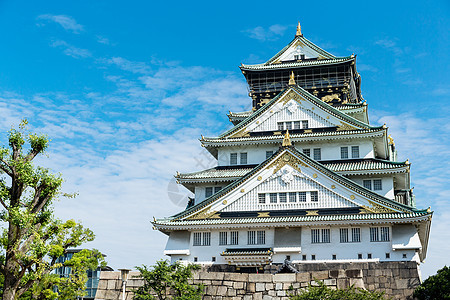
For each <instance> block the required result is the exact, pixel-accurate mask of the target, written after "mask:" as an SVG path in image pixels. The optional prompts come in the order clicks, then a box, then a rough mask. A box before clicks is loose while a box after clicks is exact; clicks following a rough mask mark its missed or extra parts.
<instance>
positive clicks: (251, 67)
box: [240, 56, 355, 70]
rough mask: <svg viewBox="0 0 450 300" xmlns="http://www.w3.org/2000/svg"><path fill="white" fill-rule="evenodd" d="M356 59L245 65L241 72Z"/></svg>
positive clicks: (344, 59)
mask: <svg viewBox="0 0 450 300" xmlns="http://www.w3.org/2000/svg"><path fill="white" fill-rule="evenodd" d="M354 59H355V58H354V57H352V56H347V57H342V58H336V59H320V60H307V61H295V62H286V63H279V64H270V65H268V64H265V63H264V64H256V65H244V64H242V65H241V66H240V68H241V70H270V69H290V68H296V67H304V66H320V65H332V64H338V63H343V62H347V61H352V60H354Z"/></svg>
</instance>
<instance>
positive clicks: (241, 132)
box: [231, 128, 250, 138]
mask: <svg viewBox="0 0 450 300" xmlns="http://www.w3.org/2000/svg"><path fill="white" fill-rule="evenodd" d="M245 129H246V128H242V129H241V130H239V131H238V132H236V133H235V134H233V135H231V137H234V138H237V137H248V136H250V134H249V132H248V131H247V130H245Z"/></svg>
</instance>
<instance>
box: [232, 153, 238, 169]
mask: <svg viewBox="0 0 450 300" xmlns="http://www.w3.org/2000/svg"><path fill="white" fill-rule="evenodd" d="M230 165H232V166H234V165H237V153H230Z"/></svg>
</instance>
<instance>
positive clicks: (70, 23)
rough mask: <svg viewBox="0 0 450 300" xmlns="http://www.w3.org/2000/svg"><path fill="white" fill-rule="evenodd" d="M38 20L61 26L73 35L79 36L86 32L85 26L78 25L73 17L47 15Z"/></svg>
mask: <svg viewBox="0 0 450 300" xmlns="http://www.w3.org/2000/svg"><path fill="white" fill-rule="evenodd" d="M37 18H38V20H45V21H48V22H54V23H56V24H59V25H60V26H61V27H62V28H64V29H65V30H67V31H71V32H72V33H76V34H78V33H81V32H82V31H84V27H83V25H81V24H78V23H77V21H75V19H74V18H72V17H71V16H66V15H51V14H45V15H40V16H38V17H37ZM40 25H42V24H40Z"/></svg>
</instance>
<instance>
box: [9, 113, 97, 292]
mask: <svg viewBox="0 0 450 300" xmlns="http://www.w3.org/2000/svg"><path fill="white" fill-rule="evenodd" d="M27 124H28V122H27V121H26V120H24V121H22V123H21V124H20V125H19V129H18V130H16V129H11V130H10V131H9V134H8V142H9V148H8V147H0V174H3V175H4V176H3V177H2V178H0V207H1V212H0V221H1V222H2V223H3V224H2V225H3V226H1V229H0V274H1V275H3V276H1V277H3V278H2V279H3V280H4V284H3V291H2V294H3V299H16V298H19V297H20V296H21V295H26V294H30V293H32V294H34V296H33V298H34V299H38V298H41V299H54V298H55V297H56V294H55V292H54V291H53V286H54V285H56V286H58V287H59V296H58V298H59V299H65V298H64V297H66V296H65V294H63V293H66V294H67V295H69V294H70V295H71V296H70V297H72V296H73V295H75V294H74V292H73V290H84V284H85V282H86V279H87V278H86V274H85V273H86V270H87V269H86V268H93V269H95V268H96V266H97V265H98V263H100V262H101V261H102V260H103V258H102V256H101V255H99V253H98V251H88V250H86V251H87V252H86V251H81V252H80V253H79V254H78V253H77V255H74V257H73V258H72V259H71V260H70V261H68V262H66V263H68V264H72V265H71V267H72V269H73V276H72V275H71V276H69V278H68V279H67V280H66V279H64V278H58V276H55V275H51V274H50V273H51V271H53V270H54V269H56V268H58V267H61V264H59V263H57V258H58V257H59V256H61V255H63V254H64V253H65V252H66V250H67V249H68V248H70V247H78V246H80V245H82V244H83V243H85V242H88V241H92V240H93V239H94V233H93V232H92V231H91V230H89V229H87V228H84V227H83V226H82V225H81V224H78V223H76V222H75V221H74V220H68V221H61V220H59V219H56V218H55V217H54V216H53V207H52V203H53V201H55V200H56V199H57V198H58V197H59V196H60V195H61V194H62V193H61V191H60V189H61V185H62V183H63V179H62V178H61V175H60V174H52V173H51V172H50V170H48V169H46V168H42V167H39V166H38V167H35V166H34V165H33V163H32V161H33V159H34V158H35V157H36V156H38V155H41V154H43V153H44V151H45V150H46V149H47V146H48V142H49V139H48V137H47V136H45V135H38V134H35V133H29V132H28V131H27ZM8 177H9V179H8ZM63 195H65V194H63ZM68 266H69V265H68ZM66 291H67V292H66ZM78 292H80V291H78ZM78 292H77V293H78ZM37 295H39V297H38V296H37ZM36 297H37V298H36ZM67 297H69V296H67ZM70 297H69V298H70ZM72 298H73V297H72Z"/></svg>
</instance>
